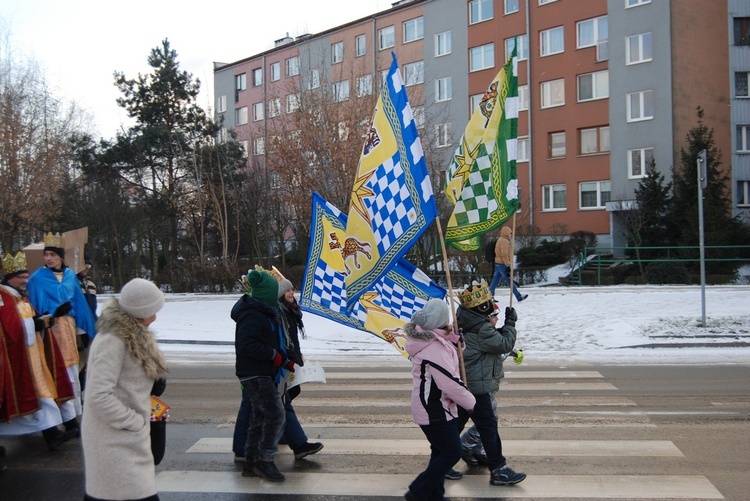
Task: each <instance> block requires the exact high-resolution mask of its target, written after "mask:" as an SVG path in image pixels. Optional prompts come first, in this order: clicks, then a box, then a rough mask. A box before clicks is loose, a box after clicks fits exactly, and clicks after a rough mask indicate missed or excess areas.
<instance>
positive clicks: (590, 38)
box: [576, 16, 609, 49]
mask: <svg viewBox="0 0 750 501" xmlns="http://www.w3.org/2000/svg"><path fill="white" fill-rule="evenodd" d="M576 35H577V38H578V40H577V42H576V48H578V49H583V48H584V47H594V46H595V45H596V44H598V43H599V42H603V41H605V40H607V39H608V38H609V34H608V28H607V16H602V17H595V18H594V19H586V20H585V21H580V22H578V23H577V24H576Z"/></svg>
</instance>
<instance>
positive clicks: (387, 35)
mask: <svg viewBox="0 0 750 501" xmlns="http://www.w3.org/2000/svg"><path fill="white" fill-rule="evenodd" d="M394 45H396V33H395V31H394V29H393V26H388V27H387V28H381V29H380V30H378V48H379V49H380V50H383V49H387V48H389V47H393V46H394Z"/></svg>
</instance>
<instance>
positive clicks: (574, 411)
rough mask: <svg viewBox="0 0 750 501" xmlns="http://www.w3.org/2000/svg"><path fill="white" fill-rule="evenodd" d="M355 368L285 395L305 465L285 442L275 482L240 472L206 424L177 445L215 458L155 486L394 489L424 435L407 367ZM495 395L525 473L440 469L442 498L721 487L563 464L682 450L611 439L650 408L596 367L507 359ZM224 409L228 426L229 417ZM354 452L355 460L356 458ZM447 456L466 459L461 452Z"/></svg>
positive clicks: (193, 460)
mask: <svg viewBox="0 0 750 501" xmlns="http://www.w3.org/2000/svg"><path fill="white" fill-rule="evenodd" d="M324 366H325V364H324ZM355 369H357V370H355ZM361 370H362V367H361V366H360V367H357V368H355V367H349V366H346V365H333V366H331V367H330V368H329V367H327V366H326V379H327V384H317V383H311V384H306V385H305V386H304V388H303V391H302V394H301V395H300V396H299V397H298V398H297V399H295V401H294V406H295V408H296V409H297V414H298V415H299V417H300V420H301V422H302V423H303V427H304V428H305V431H306V432H307V434H308V436H310V437H311V440H314V441H320V442H323V443H324V445H325V448H324V449H323V451H321V453H320V454H318V455H316V456H310V457H308V458H307V459H306V460H304V461H298V462H297V463H300V462H305V463H307V462H308V461H310V462H311V463H314V464H315V466H316V467H315V468H310V470H312V471H308V469H306V468H300V469H298V468H297V467H296V465H297V463H295V461H294V458H293V456H292V454H291V451H290V450H289V449H288V448H287V447H284V446H282V447H280V448H279V456H278V461H277V464H279V467H280V469H281V470H282V471H283V472H284V474H285V475H286V477H287V480H286V481H285V482H283V483H278V484H275V483H270V482H266V481H264V480H261V479H259V478H257V477H242V476H241V474H240V471H241V469H240V468H239V467H238V466H235V465H234V464H233V454H232V452H231V450H232V447H231V441H232V439H231V437H227V436H226V433H224V434H223V435H224V436H219V435H220V433H218V432H217V435H216V436H205V437H202V438H200V439H198V440H196V441H195V442H194V443H192V444H190V446H189V447H188V448H187V449H186V450H185V451H184V455H185V457H188V458H189V461H186V463H187V464H190V465H191V466H194V465H200V464H201V461H202V460H204V461H206V462H210V461H216V458H221V460H225V461H226V465H227V466H226V468H224V469H223V470H221V471H215V470H216V468H208V467H207V468H198V467H195V469H193V468H191V469H169V470H164V471H160V472H159V473H158V475H157V485H158V490H159V492H160V493H165V494H167V493H216V494H221V493H226V494H230V493H231V494H241V493H246V494H276V495H317V496H352V499H356V498H357V497H358V496H383V497H394V498H395V499H398V498H402V497H403V494H404V492H405V491H406V489H407V486H408V485H409V483H410V482H411V481H412V480H413V479H414V477H415V476H416V475H417V474H418V473H419V472H420V471H421V470H422V469H423V467H424V463H425V461H426V458H427V457H428V455H429V444H428V443H427V441H426V440H425V439H424V437H423V435H422V434H421V431H420V430H419V428H418V427H417V426H416V425H414V424H413V422H412V421H411V412H410V405H409V396H408V395H409V392H410V391H411V383H410V377H411V376H410V373H409V371H408V369H406V370H385V371H383V372H378V371H376V370H373V371H368V372H361ZM498 403H499V404H498V414H499V421H500V430H501V436H502V437H503V452H504V455H505V456H506V457H508V458H509V459H510V460H511V461H512V463H511V464H512V466H514V467H516V465H518V466H519V469H525V471H526V472H527V474H528V477H527V479H526V480H525V481H524V482H522V483H521V484H518V485H516V486H508V487H497V486H491V485H490V484H489V481H488V473H487V471H486V468H480V467H473V468H470V469H469V470H467V472H466V474H465V475H464V477H463V478H462V479H461V480H459V481H446V496H447V497H448V498H473V499H497V498H507V499H517V498H526V499H529V498H534V499H581V500H584V499H601V498H612V499H644V500H648V499H684V500H689V499H703V500H705V499H724V497H723V496H722V494H721V493H720V492H719V491H718V490H717V489H716V487H714V485H713V484H712V483H711V482H710V481H709V480H708V479H707V478H706V477H704V476H702V475H699V474H696V475H684V474H681V475H672V474H666V473H665V474H645V475H644V474H619V473H618V472H615V473H612V474H586V475H583V474H580V473H579V472H580V471H581V468H580V467H568V468H567V470H569V471H566V466H565V465H573V466H579V465H585V464H595V463H598V462H603V461H609V460H613V459H614V460H616V461H623V462H626V463H627V462H629V461H636V462H637V461H648V462H649V464H654V465H657V467H656V468H653V469H652V470H651V472H658V471H660V468H659V467H658V465H663V466H664V467H665V468H664V469H665V470H666V469H667V468H666V466H668V465H669V464H670V462H679V461H682V460H684V458H685V457H684V455H683V453H682V452H681V451H680V450H679V448H678V447H677V446H676V445H675V444H674V443H672V442H671V441H669V440H659V439H654V438H638V439H623V438H619V439H618V438H617V433H616V431H617V430H618V429H624V428H628V429H634V428H635V429H638V430H649V429H652V430H653V429H654V428H655V425H654V424H653V423H652V422H650V417H649V412H644V411H640V410H639V409H638V406H637V404H636V403H635V402H633V401H632V400H630V399H629V398H627V397H624V396H621V395H619V394H618V389H617V387H616V386H614V385H613V384H611V383H609V382H607V381H604V378H603V377H602V375H601V374H600V373H598V372H597V371H570V370H555V369H549V370H508V371H506V378H505V379H504V381H503V383H502V385H501V387H500V392H499V398H498ZM227 418H228V419H227V424H226V426H225V427H226V428H229V427H230V426H232V425H233V423H232V420H233V417H230V416H228V417H227ZM575 430H578V432H575ZM202 458H203V459H202ZM548 458H554V460H555V461H559V462H561V463H564V464H563V465H562V466H557V467H556V468H546V467H545V468H539V469H537V470H536V471H535V469H530V468H524V466H525V464H527V460H528V461H529V463H528V464H530V465H531V466H533V467H535V468H536V467H537V466H538V465H542V464H544V461H547V460H548ZM360 464H361V465H364V466H363V467H362V468H357V467H356V465H360ZM353 465H354V466H353ZM383 465H388V466H389V468H384V466H383ZM457 468H458V469H465V465H464V464H463V462H461V463H459V465H457ZM212 470H214V471H212ZM387 470H390V471H387ZM539 470H541V471H539ZM566 473H567V474H566Z"/></svg>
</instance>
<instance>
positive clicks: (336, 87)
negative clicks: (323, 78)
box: [332, 80, 349, 103]
mask: <svg viewBox="0 0 750 501" xmlns="http://www.w3.org/2000/svg"><path fill="white" fill-rule="evenodd" d="M332 90H333V100H334V101H335V102H337V103H340V102H341V101H346V100H347V99H349V80H342V81H341V82H334V83H333V85H332Z"/></svg>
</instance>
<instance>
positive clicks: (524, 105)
mask: <svg viewBox="0 0 750 501" xmlns="http://www.w3.org/2000/svg"><path fill="white" fill-rule="evenodd" d="M528 109H529V86H528V85H519V86H518V111H526V110H528Z"/></svg>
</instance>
